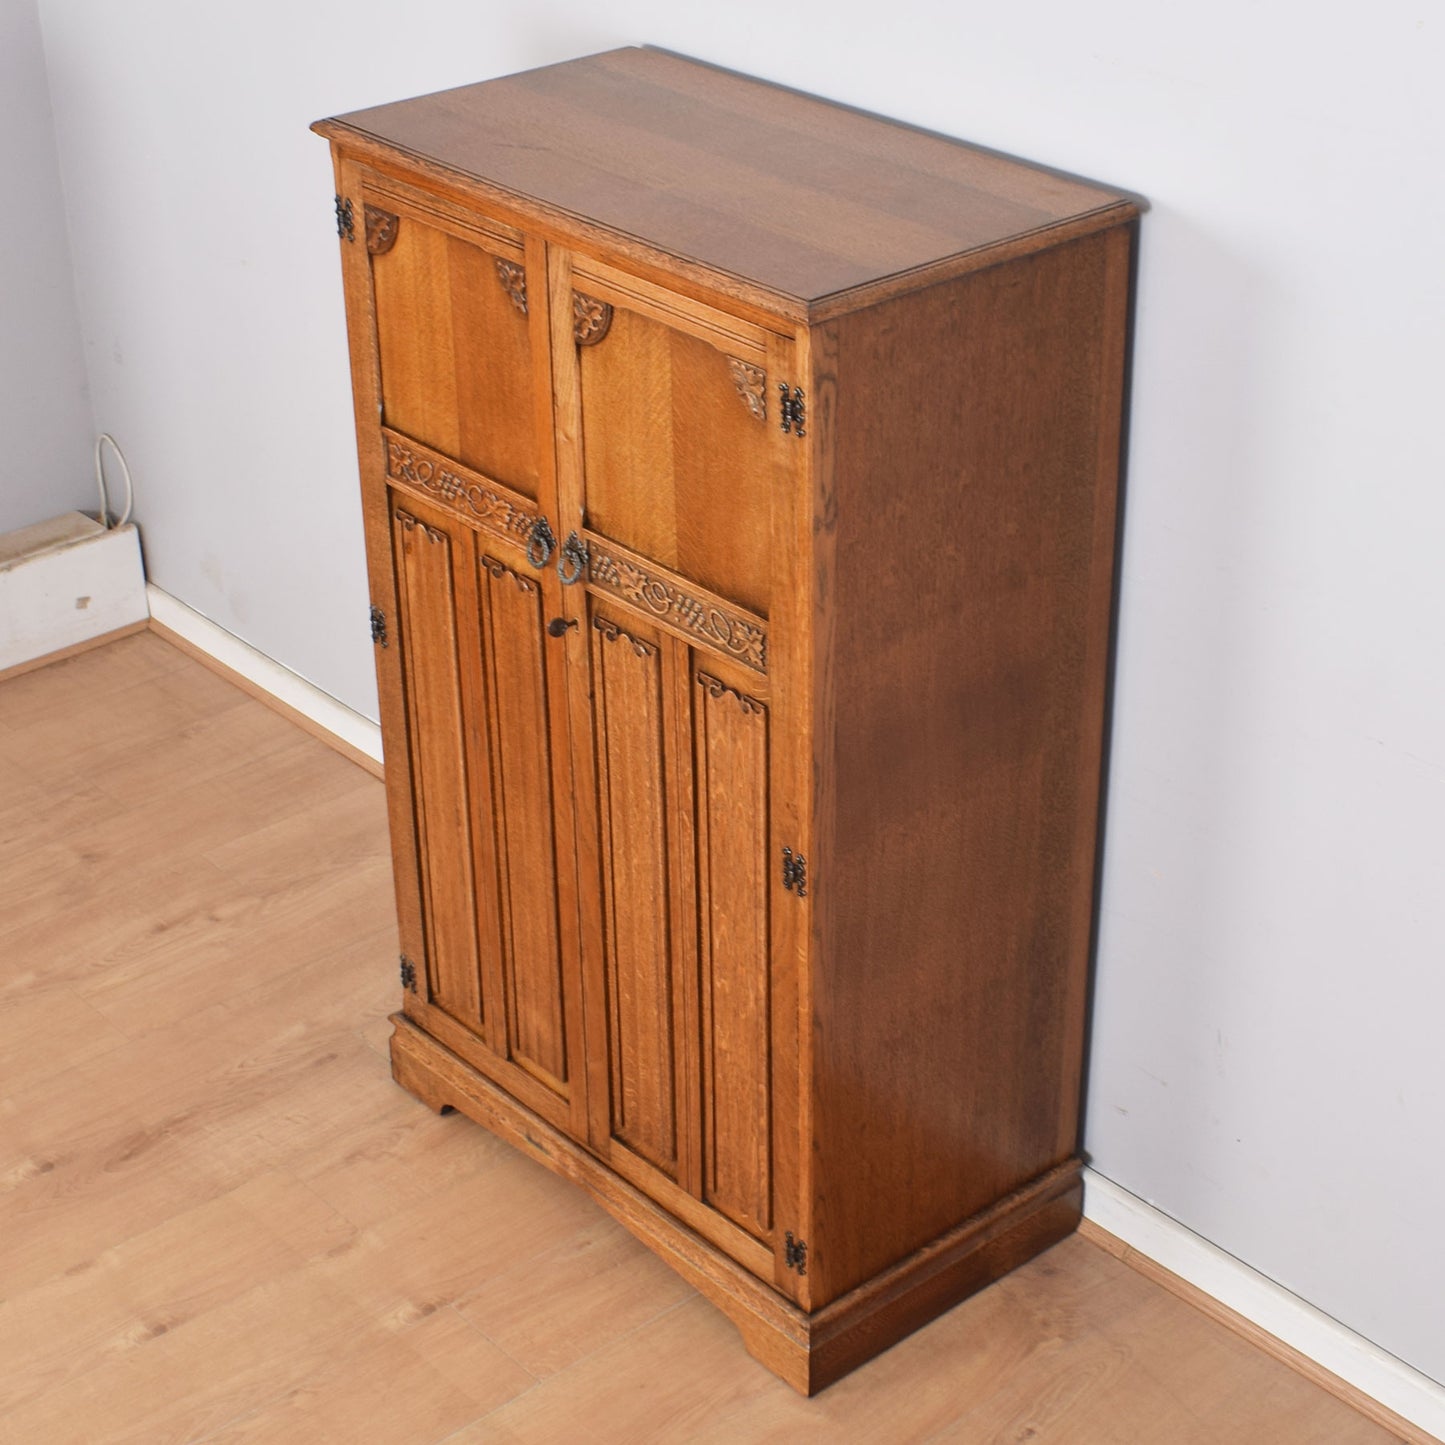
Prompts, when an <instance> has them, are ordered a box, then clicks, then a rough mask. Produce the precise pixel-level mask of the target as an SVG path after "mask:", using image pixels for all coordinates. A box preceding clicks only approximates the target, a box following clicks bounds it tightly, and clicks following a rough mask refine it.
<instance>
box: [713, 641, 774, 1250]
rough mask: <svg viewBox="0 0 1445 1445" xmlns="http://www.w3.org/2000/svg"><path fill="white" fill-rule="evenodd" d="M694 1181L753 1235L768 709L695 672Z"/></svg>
mask: <svg viewBox="0 0 1445 1445" xmlns="http://www.w3.org/2000/svg"><path fill="white" fill-rule="evenodd" d="M693 682H694V684H695V687H694V705H693V716H694V718H695V723H694V728H695V738H696V742H695V747H696V753H695V758H696V762H695V768H696V773H695V776H696V778H697V823H696V837H697V877H698V936H699V966H700V985H699V986H700V990H701V1015H702V1096H703V1097H702V1106H703V1160H704V1164H703V1193H704V1197H705V1198H706V1199H707V1200H708V1202H709V1203H711V1204H713V1205H714V1206H716V1207H717V1208H718V1209H720V1210H722V1212H723V1213H724V1214H726V1215H727V1216H728V1217H729V1218H730V1219H732V1220H734V1221H735V1222H736V1223H737V1224H739V1225H741V1226H742V1227H743V1228H744V1229H746V1230H748V1231H749V1232H750V1233H752V1234H754V1235H756V1236H757V1237H758V1238H759V1239H762V1240H768V1239H770V1238H771V1231H772V1223H773V1169H772V1154H773V1140H772V1060H771V1050H770V1044H771V1017H770V1008H771V1003H772V989H771V979H770V973H771V969H770V966H769V965H770V958H769V944H770V939H769V933H768V901H769V898H770V895H771V892H772V890H771V889H770V887H769V886H768V885H769V882H770V875H769V869H768V859H767V838H768V828H767V810H768V714H767V708H766V707H765V706H764V705H763V704H762V703H760V702H759V701H758V700H757V699H756V698H755V697H752V696H750V695H749V694H748V693H746V692H744V691H742V690H740V689H739V688H735V687H729V686H728V685H727V684H726V683H725V682H723V681H722V680H721V679H720V678H718V677H716V676H713V675H712V674H710V673H706V672H703V671H701V670H700V667H699V670H697V671H695V672H694V674H693Z"/></svg>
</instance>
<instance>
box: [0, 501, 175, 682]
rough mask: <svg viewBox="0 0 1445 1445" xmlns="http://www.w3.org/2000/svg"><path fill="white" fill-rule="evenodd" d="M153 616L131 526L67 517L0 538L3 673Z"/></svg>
mask: <svg viewBox="0 0 1445 1445" xmlns="http://www.w3.org/2000/svg"><path fill="white" fill-rule="evenodd" d="M149 615H150V609H149V606H148V605H147V602H146V590H145V572H144V569H143V568H142V566H141V555H140V534H139V533H138V532H137V531H136V529H135V525H134V524H133V523H130V524H127V525H126V526H124V527H116V528H114V529H113V530H111V531H107V530H106V529H105V528H104V527H103V526H101V524H100V523H99V522H95V521H92V520H91V518H89V517H87V516H86V515H85V514H84V513H83V512H67V513H65V515H64V516H60V517H52V518H51V519H50V520H49V521H47V522H37V523H36V524H35V526H33V527H24V528H22V529H21V530H20V531H18V532H8V533H6V534H5V535H4V536H3V537H0V673H3V672H4V671H5V670H6V669H8V668H11V667H18V666H19V665H20V664H21V663H25V662H33V661H34V660H35V659H36V658H38V657H45V656H47V655H48V654H49V653H52V652H59V651H61V650H62V649H64V648H67V647H74V646H76V645H77V644H78V643H82V642H89V641H90V640H91V639H92V638H95V637H102V636H104V635H105V634H106V633H108V632H115V631H117V630H118V629H120V628H122V627H127V626H130V625H132V624H133V623H136V622H144V621H145V620H146V618H147V617H148V616H149Z"/></svg>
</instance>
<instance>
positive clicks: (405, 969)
mask: <svg viewBox="0 0 1445 1445" xmlns="http://www.w3.org/2000/svg"><path fill="white" fill-rule="evenodd" d="M401 986H402V987H403V988H409V989H410V990H411V991H412V992H413V993H415V992H416V991H417V988H416V964H414V963H413V962H412V961H411V959H409V958H408V957H407V956H406V954H402V956H401Z"/></svg>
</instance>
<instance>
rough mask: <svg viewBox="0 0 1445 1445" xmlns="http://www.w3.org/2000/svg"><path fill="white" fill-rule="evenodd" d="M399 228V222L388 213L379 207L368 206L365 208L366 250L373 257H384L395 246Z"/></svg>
mask: <svg viewBox="0 0 1445 1445" xmlns="http://www.w3.org/2000/svg"><path fill="white" fill-rule="evenodd" d="M400 227H401V221H400V219H399V218H398V217H396V216H393V215H392V214H391V212H390V211H383V210H382V209H381V207H380V206H368V207H367V208H366V249H367V250H368V251H370V252H371V254H372V255H373V256H384V255H386V253H387V252H388V251H389V250H391V248H392V247H393V246H394V245H396V233H397V231H398V229H400Z"/></svg>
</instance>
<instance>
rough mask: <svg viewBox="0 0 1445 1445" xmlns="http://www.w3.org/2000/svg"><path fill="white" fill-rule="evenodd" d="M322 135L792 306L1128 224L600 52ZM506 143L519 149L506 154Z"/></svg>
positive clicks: (359, 118) (686, 65) (1089, 197)
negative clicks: (415, 160) (792, 301)
mask: <svg viewBox="0 0 1445 1445" xmlns="http://www.w3.org/2000/svg"><path fill="white" fill-rule="evenodd" d="M318 128H319V129H320V130H321V132H322V133H323V134H325V135H328V136H330V137H332V138H333V139H335V140H336V141H337V142H338V143H339V144H342V145H348V144H356V143H358V142H362V143H364V142H365V141H367V140H371V141H373V142H380V143H381V144H383V145H384V146H386V147H387V148H389V149H391V150H393V151H399V152H401V153H403V154H405V155H410V156H414V157H424V158H426V159H427V161H428V162H429V163H430V164H431V165H432V166H433V167H435V168H436V169H437V170H438V171H441V172H443V173H448V172H449V173H452V174H455V175H457V176H460V177H469V178H475V179H477V180H480V181H484V182H486V183H487V184H488V185H489V186H491V187H494V188H495V189H496V190H497V191H498V192H500V193H501V194H503V195H505V196H508V197H511V198H514V199H515V201H517V202H519V203H520V202H522V201H523V200H530V201H531V202H533V204H535V205H536V206H538V207H539V208H540V209H541V214H542V215H545V216H571V217H584V218H587V219H588V220H590V221H591V222H592V223H594V224H595V225H596V226H597V227H599V228H602V229H604V230H605V231H607V232H611V233H614V234H615V235H617V236H619V237H640V238H644V239H645V240H647V241H648V242H649V243H651V246H652V247H653V248H655V249H656V250H657V251H660V252H662V253H669V254H672V255H674V256H678V257H685V258H688V259H690V260H693V261H695V262H698V263H700V264H701V265H702V266H704V267H706V268H708V269H709V270H712V271H716V272H719V273H723V274H726V275H732V276H737V277H743V278H747V279H749V280H751V281H753V282H755V283H757V285H758V286H759V287H761V288H763V289H764V290H765V291H768V292H772V293H774V294H776V295H779V296H787V297H794V298H800V299H802V300H805V301H816V300H819V299H821V298H825V297H829V296H832V295H835V294H836V293H840V292H843V293H846V292H850V291H856V290H858V289H859V288H862V287H865V286H867V285H868V283H870V282H878V281H881V280H885V279H887V278H889V277H893V276H897V275H899V274H904V273H909V272H914V271H917V270H919V269H920V268H923V267H927V266H929V265H930V264H933V263H937V262H938V261H940V260H943V259H946V258H949V257H953V256H957V255H960V254H970V253H980V252H982V253H986V252H987V251H988V250H989V248H991V247H994V246H997V245H999V244H1001V243H1005V242H1007V241H1010V240H1013V239H1014V238H1016V237H1020V236H1029V235H1033V234H1036V233H1041V232H1047V231H1048V229H1049V228H1050V227H1057V226H1060V225H1063V224H1066V223H1068V222H1071V221H1077V220H1079V219H1080V218H1087V217H1094V216H1097V215H1099V214H1100V213H1109V214H1110V216H1111V219H1112V220H1113V221H1114V222H1117V221H1119V220H1124V219H1127V217H1128V215H1129V214H1131V213H1133V212H1134V211H1136V210H1137V204H1136V203H1135V202H1134V201H1133V199H1132V198H1130V197H1127V196H1125V195H1124V193H1122V192H1119V191H1115V190H1110V189H1107V188H1105V187H1102V186H1096V185H1093V184H1091V183H1087V182H1082V181H1078V180H1075V179H1072V178H1066V177H1063V176H1060V175H1058V174H1055V173H1052V172H1049V171H1045V170H1041V169H1039V168H1037V167H1032V166H1026V165H1023V164H1021V163H1019V162H1017V161H1012V160H1009V159H1007V158H1004V157H1001V156H997V155H994V154H992V153H990V152H986V151H982V150H978V149H976V148H974V147H971V146H966V145H963V144H961V143H959V142H956V141H950V140H947V139H945V138H943V137H940V136H937V135H932V134H929V133H927V132H924V131H919V130H912V129H909V128H907V127H903V126H899V125H896V124H893V123H890V122H886V121H882V120H879V119H878V118H876V117H873V116H869V115H865V114H863V113H861V112H858V111H853V110H848V109H846V108H844V107H841V106H836V105H831V104H829V103H827V102H825V101H821V100H816V99H813V98H812V97H808V96H804V95H801V94H799V93H797V92H795V91H787V90H783V89H780V88H778V87H774V86H769V85H766V84H764V83H762V82H760V81H756V80H751V79H749V78H747V77H744V76H739V75H735V74H731V73H729V72H726V71H722V70H717V69H713V68H711V67H706V66H701V65H699V64H697V63H696V62H693V61H688V60H686V59H684V58H682V57H680V56H675V55H669V54H666V53H665V52H662V51H657V50H638V49H634V50H616V51H611V52H609V53H607V54H604V55H596V56H590V57H588V58H586V59H583V60H575V61H568V62H566V63H564V64H561V65H551V66H546V67H543V68H542V69H540V70H534V71H529V72H526V73H524V74H521V75H514V76H508V77H506V78H505V79H500V80H492V81H486V82H483V83H482V84H480V85H474V86H465V87H462V88H461V89H458V90H452V91H444V92H442V93H440V94H438V95H433V96H428V97H426V98H425V99H424V100H419V101H403V102H401V103H399V104H396V105H385V106H377V107H374V108H372V109H370V110H364V111H356V112H353V113H351V114H350V115H346V116H342V117H339V118H338V119H337V120H334V121H330V122H325V123H323V124H322V125H321V126H319V127H318ZM518 133H526V134H527V135H528V136H529V137H530V138H531V144H529V145H528V146H526V147H525V148H519V147H517V146H515V145H514V144H512V143H511V141H512V138H513V137H515V135H516V134H518Z"/></svg>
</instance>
